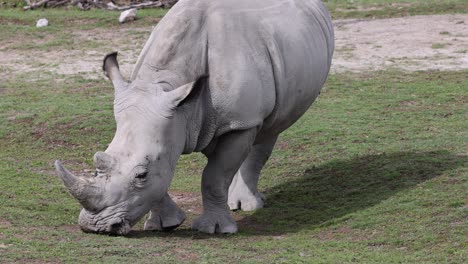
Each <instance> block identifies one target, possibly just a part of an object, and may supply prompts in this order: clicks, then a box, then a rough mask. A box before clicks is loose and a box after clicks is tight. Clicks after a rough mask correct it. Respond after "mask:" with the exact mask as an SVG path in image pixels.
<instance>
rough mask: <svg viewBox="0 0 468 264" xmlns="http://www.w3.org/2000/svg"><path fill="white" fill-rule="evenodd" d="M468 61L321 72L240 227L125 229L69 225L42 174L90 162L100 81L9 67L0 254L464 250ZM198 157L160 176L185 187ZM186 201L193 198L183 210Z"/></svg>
mask: <svg viewBox="0 0 468 264" xmlns="http://www.w3.org/2000/svg"><path fill="white" fill-rule="evenodd" d="M467 73H468V72H466V71H462V72H417V73H411V74H406V73H401V72H374V73H369V74H346V75H345V74H343V75H332V76H330V78H329V81H328V82H327V86H326V88H325V89H324V91H323V92H322V95H321V96H320V97H319V99H318V100H317V102H315V103H314V105H313V106H312V107H311V109H310V110H309V111H308V112H307V113H306V114H305V116H303V117H302V118H301V119H300V120H299V122H297V123H296V124H295V125H294V126H293V127H291V128H290V129H289V130H287V131H286V132H284V133H283V134H282V135H281V137H280V139H279V141H278V143H277V146H276V148H275V151H274V153H273V155H272V157H271V159H270V161H269V163H268V165H267V167H266V168H265V170H264V172H263V174H264V175H263V177H262V178H261V181H260V189H261V190H262V191H263V192H264V193H265V194H266V196H267V199H268V205H267V207H266V208H264V209H261V210H258V211H255V212H252V213H244V212H236V213H234V216H235V217H236V219H238V224H239V228H240V233H239V234H236V235H231V236H219V235H217V236H207V235H202V234H198V233H195V232H192V231H190V230H189V225H190V221H191V220H192V219H193V218H194V217H196V216H197V214H198V213H197V210H199V209H200V208H199V201H192V202H187V203H186V204H183V205H182V207H183V208H184V209H186V210H187V213H188V216H189V219H188V221H187V223H185V224H184V225H183V226H182V227H181V228H180V229H178V230H176V231H174V232H169V233H158V232H143V231H141V223H139V224H138V225H137V226H136V228H135V231H133V232H132V233H131V234H130V235H129V236H128V237H108V236H102V235H93V234H85V233H82V232H81V231H80V230H79V228H78V226H77V224H76V221H77V217H78V213H79V210H80V208H79V205H78V204H77V203H76V201H75V200H74V199H73V198H71V197H70V196H69V195H68V194H67V192H66V190H65V188H64V187H63V186H62V184H61V183H60V181H59V179H58V178H57V177H56V176H55V173H54V171H53V161H54V160H55V159H62V160H63V161H64V163H65V164H66V165H67V166H69V167H70V169H71V170H73V171H75V172H76V173H81V174H83V173H89V172H88V171H86V169H92V161H91V159H92V155H93V154H94V152H96V151H98V150H104V149H105V148H106V145H107V144H108V143H109V142H110V140H111V139H112V136H113V133H114V129H115V127H114V121H113V114H112V100H113V98H112V96H113V95H112V94H113V90H112V87H111V86H110V84H109V83H108V82H107V81H101V80H88V79H84V78H82V77H79V76H75V77H73V76H72V77H66V78H65V77H64V76H55V75H45V76H42V78H38V79H35V80H34V81H29V80H30V79H29V78H27V77H28V76H26V75H21V74H18V75H15V76H13V77H12V78H11V79H8V80H6V81H5V82H3V83H2V87H1V89H0V93H1V97H0V98H1V99H0V100H1V104H0V120H2V122H0V182H2V184H1V185H0V201H2V203H1V214H0V260H1V262H7V263H8V262H93V263H98V262H99V263H100V262H106V263H107V262H130V261H132V262H137V263H155V262H169V263H180V262H187V263H190V262H197V261H198V262H206V263H219V262H226V263H239V262H243V263H244V262H245V263H258V262H262V263H264V262H279V263H300V262H307V263H350V262H359V263H463V262H466V248H465V246H466V244H465V243H466V236H465V233H466V214H467V200H466V189H467V188H468V183H467V180H468V174H467V170H466V164H467V162H468V158H467V156H466V139H467V133H466V131H468V128H467V122H466V101H467V98H466V93H465V87H467V86H468V80H467V79H466V75H467ZM204 164H205V159H204V158H203V157H202V156H201V155H199V154H195V155H188V156H184V157H183V158H182V159H181V160H180V162H179V164H178V168H177V173H176V176H175V179H174V181H173V184H172V190H173V191H175V192H176V193H185V194H190V195H193V196H195V197H196V196H197V195H198V193H199V188H200V187H199V184H200V173H201V170H202V168H203V165H204ZM189 208H198V209H197V210H195V211H192V210H190V211H188V209H189Z"/></svg>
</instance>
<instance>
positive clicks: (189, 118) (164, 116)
mask: <svg viewBox="0 0 468 264" xmlns="http://www.w3.org/2000/svg"><path fill="white" fill-rule="evenodd" d="M333 49H334V36H333V28H332V24H331V20H330V16H329V14H328V12H327V11H326V9H325V8H324V6H323V4H322V3H321V1H318V0H263V1H251V0H217V1H212V0H198V1H192V0H181V1H179V2H178V4H176V5H175V6H174V7H173V8H172V9H171V10H170V11H169V12H168V13H167V15H166V16H165V17H164V19H162V20H161V22H159V24H158V25H157V26H156V27H155V29H154V30H153V32H152V34H151V36H150V38H149V40H148V42H147V43H146V45H145V47H144V48H143V51H142V52H141V55H140V57H139V59H138V62H137V63H136V66H135V69H134V72H133V74H132V77H131V80H130V82H127V81H126V80H125V79H124V78H123V77H122V75H121V74H120V72H119V69H118V63H117V60H116V53H114V54H110V55H108V56H106V58H105V60H104V70H105V72H106V74H107V75H108V77H109V78H110V79H111V81H112V83H113V85H114V88H115V101H114V114H115V120H116V123H117V131H116V133H115V137H114V139H113V140H112V142H111V143H110V145H109V147H108V148H107V150H106V151H105V152H98V153H96V155H95V156H94V160H95V163H96V167H97V171H96V176H95V177H89V178H87V177H76V176H74V175H73V174H72V173H70V172H69V171H67V170H66V169H65V168H64V167H63V166H62V165H61V164H60V162H59V161H57V162H56V168H57V171H58V173H59V175H60V176H61V178H62V180H63V182H64V183H65V185H66V186H67V187H68V188H69V190H70V193H71V194H72V195H73V196H74V197H75V198H77V199H78V201H79V202H80V203H81V204H82V206H83V208H84V209H83V210H82V211H81V214H80V217H79V224H80V226H81V228H82V230H84V231H85V232H97V233H110V234H117V235H125V234H127V233H128V232H129V231H130V229H131V226H132V225H133V224H135V223H136V222H137V221H138V220H139V219H140V218H141V217H142V216H144V215H145V214H146V213H147V212H148V211H149V212H150V216H149V218H148V219H147V220H146V223H145V229H146V230H169V229H173V228H175V227H177V226H179V225H180V224H181V223H182V222H183V221H184V219H185V214H184V213H183V211H181V210H180V209H179V208H178V207H177V206H176V204H175V203H174V202H173V201H172V200H171V198H170V197H169V195H168V194H167V190H168V187H169V185H170V182H171V180H172V177H173V173H174V169H175V166H176V163H177V160H178V159H179V156H180V155H181V154H186V153H191V152H195V151H197V152H202V153H204V154H205V155H206V157H207V158H208V164H207V165H206V167H205V169H204V171H203V176H202V186H201V190H202V197H203V207H204V211H203V213H202V215H201V216H200V217H199V218H198V219H196V220H195V221H194V222H193V224H192V228H193V229H195V230H198V231H201V232H206V233H215V232H216V233H234V232H236V231H237V226H236V223H235V221H234V220H233V218H232V217H231V215H230V211H229V209H232V210H235V209H242V210H254V209H257V208H261V207H263V204H264V197H263V196H262V195H261V194H260V193H259V192H258V191H257V182H258V178H259V174H260V170H261V169H262V167H263V165H264V164H265V162H266V161H267V160H268V157H269V156H270V153H271V151H272V149H273V146H274V144H275V141H276V139H277V137H278V135H279V134H280V133H281V132H282V131H283V130H285V129H286V128H288V127H289V126H291V125H292V124H293V123H294V122H295V121H296V120H297V119H298V118H299V117H300V116H301V115H302V114H304V112H305V111H306V110H307V109H308V108H309V106H310V105H311V104H312V102H313V101H314V100H315V98H316V97H317V96H318V94H319V92H320V89H321V88H322V86H323V84H324V82H325V80H326V77H327V75H328V71H329V69H330V64H331V59H332V54H333Z"/></svg>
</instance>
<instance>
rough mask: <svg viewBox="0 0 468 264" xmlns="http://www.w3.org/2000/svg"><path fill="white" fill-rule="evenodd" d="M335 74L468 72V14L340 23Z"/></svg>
mask: <svg viewBox="0 0 468 264" xmlns="http://www.w3.org/2000/svg"><path fill="white" fill-rule="evenodd" d="M335 30H336V32H335V34H336V53H335V56H334V60H333V71H335V72H345V71H357V72H359V71H372V70H382V69H387V68H394V69H400V70H409V71H418V70H462V69H468V15H432V16H414V17H402V18H390V19H377V20H355V19H352V20H339V21H335Z"/></svg>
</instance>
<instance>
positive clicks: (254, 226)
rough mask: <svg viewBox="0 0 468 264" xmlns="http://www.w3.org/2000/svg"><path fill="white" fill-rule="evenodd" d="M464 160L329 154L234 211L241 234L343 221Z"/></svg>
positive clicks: (441, 154)
mask: <svg viewBox="0 0 468 264" xmlns="http://www.w3.org/2000/svg"><path fill="white" fill-rule="evenodd" d="M285 162H287V161H285ZM467 163H468V157H466V156H462V155H455V154H452V153H450V152H448V151H434V152H419V153H413V152H397V153H391V154H379V155H368V156H358V157H355V158H353V159H346V160H333V161H330V162H327V163H325V164H323V165H321V166H318V167H315V166H311V167H309V168H308V169H306V170H305V172H304V174H303V175H302V177H300V178H299V179H297V178H296V179H294V180H290V181H286V182H284V183H281V184H278V185H276V186H273V187H271V188H269V189H266V190H263V193H264V194H265V195H266V198H267V205H266V206H265V208H263V209H259V210H256V211H255V212H253V213H248V212H237V213H234V215H235V218H236V219H237V220H238V221H237V223H238V227H239V232H241V233H242V234H243V235H254V236H258V235H265V236H277V235H281V234H285V233H292V232H299V231H301V230H312V229H315V228H318V227H320V226H323V225H326V224H332V223H335V222H338V221H343V220H344V219H346V216H347V215H349V214H351V213H353V212H357V211H360V210H363V209H365V208H368V207H371V206H374V205H377V204H379V203H380V202H382V201H384V200H386V199H388V198H390V197H392V196H394V195H395V194H396V193H398V192H401V191H404V190H408V189H411V188H414V187H415V186H417V185H418V184H421V183H423V182H425V181H428V180H431V179H433V178H436V177H438V176H441V175H442V174H443V173H444V172H446V171H450V170H453V169H456V168H458V167H461V166H464V164H467ZM262 177H268V175H263V176H262ZM146 236H163V237H186V238H192V239H205V238H210V237H212V236H210V235H204V234H200V233H196V232H194V231H191V230H189V228H188V227H182V228H181V229H176V230H175V231H173V232H147V231H135V232H133V233H131V237H134V238H139V237H146ZM218 237H220V238H230V237H232V236H223V235H221V236H218Z"/></svg>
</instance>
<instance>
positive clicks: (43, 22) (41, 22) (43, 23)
mask: <svg viewBox="0 0 468 264" xmlns="http://www.w3.org/2000/svg"><path fill="white" fill-rule="evenodd" d="M48 25H49V21H48V20H47V19H45V18H41V19H39V20H38V21H37V23H36V27H38V28H41V27H47V26H48Z"/></svg>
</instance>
